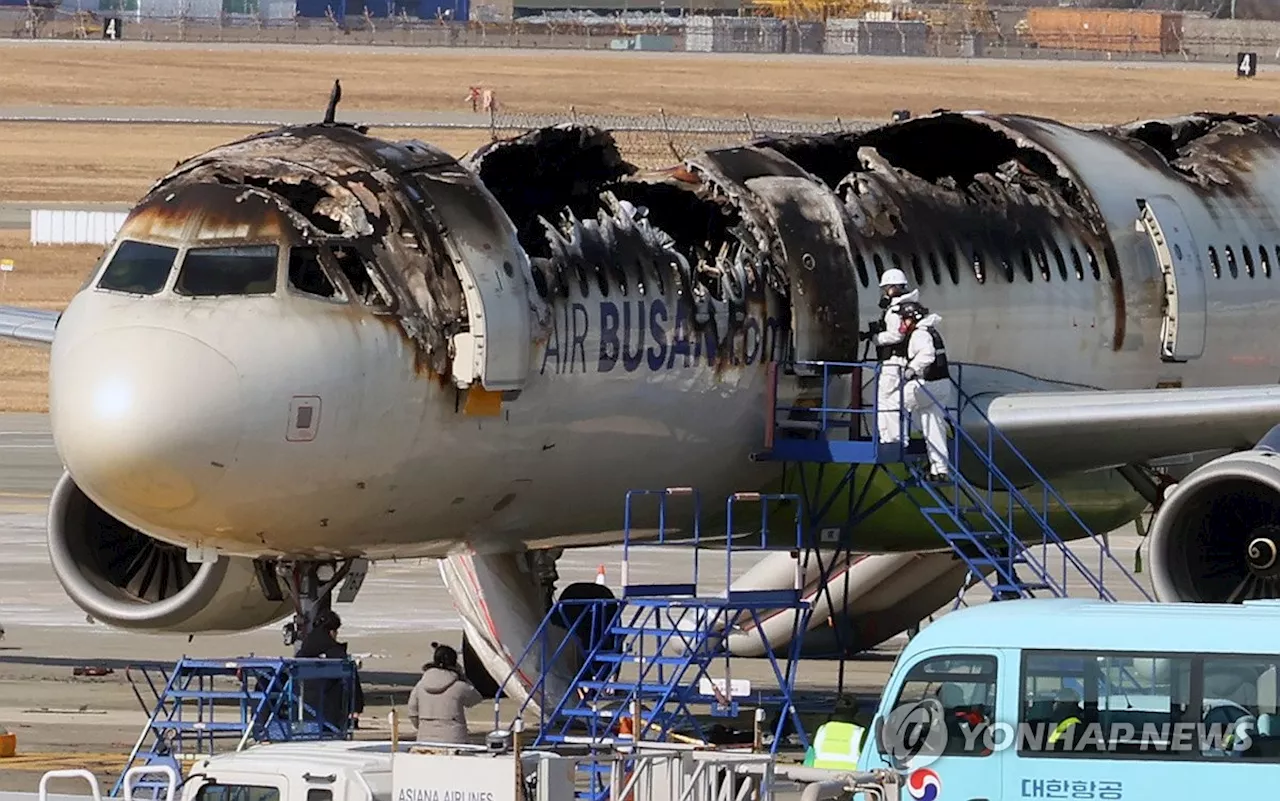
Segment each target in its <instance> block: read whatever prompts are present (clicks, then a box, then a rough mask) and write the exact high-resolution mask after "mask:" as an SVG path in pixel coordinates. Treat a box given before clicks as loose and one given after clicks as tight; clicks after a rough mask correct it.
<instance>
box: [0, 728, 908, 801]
mask: <svg viewBox="0 0 1280 801" xmlns="http://www.w3.org/2000/svg"><path fill="white" fill-rule="evenodd" d="M497 745H498V747H497V748H496V749H495V748H490V747H487V746H475V745H457V744H437V743H418V742H399V741H396V740H392V741H391V742H389V743H388V742H377V741H329V742H305V743H302V742H289V743H271V744H264V745H257V746H254V747H252V748H248V749H246V750H243V751H236V752H228V753H222V754H218V755H216V756H213V757H206V758H203V759H200V760H198V761H197V762H196V763H195V765H194V766H193V767H192V775H193V777H195V776H198V777H199V779H198V780H195V781H190V780H189V781H187V782H186V783H182V782H180V780H179V779H178V777H177V775H176V774H175V773H174V772H173V770H172V768H169V767H167V766H164V767H162V768H160V769H156V768H148V767H141V768H134V769H133V770H132V771H130V774H131V775H130V780H128V781H126V782H125V788H124V789H125V795H124V798H125V799H126V801H129V800H130V799H132V798H133V797H134V796H133V795H132V789H133V787H134V786H135V785H136V779H137V777H138V775H140V774H141V773H159V774H160V775H163V776H164V777H165V778H166V779H167V781H166V783H165V786H164V791H165V792H164V798H165V799H166V801H194V799H196V798H197V797H199V796H200V795H201V794H202V793H203V792H206V791H211V792H208V795H207V797H213V796H217V797H220V798H221V797H227V798H231V799H239V798H248V797H254V798H256V797H261V796H264V795H270V796H271V797H273V798H277V799H278V801H314V799H315V798H317V797H319V796H323V797H324V798H326V799H330V800H331V801H370V799H375V800H377V799H381V800H382V801H385V799H432V798H444V799H480V798H483V799H488V800H489V801H565V799H568V798H570V797H571V796H572V795H573V792H574V784H575V776H576V775H577V774H578V773H579V772H581V770H582V768H583V767H584V766H585V765H587V764H589V763H601V764H602V765H604V766H605V767H607V768H609V769H610V770H609V772H610V773H611V774H612V775H613V776H615V777H617V779H616V781H614V782H613V783H612V784H611V785H610V787H609V788H608V791H607V793H606V795H605V796H603V797H606V798H608V799H610V801H775V799H776V798H778V794H779V793H787V794H789V795H791V796H794V795H796V794H797V792H798V791H799V790H800V789H801V788H800V786H798V785H806V788H805V794H804V795H803V801H811V799H813V801H816V799H818V798H831V797H833V795H834V791H839V790H841V789H843V790H844V791H845V792H846V793H851V792H857V793H860V794H863V795H862V797H864V798H865V799H866V801H889V800H890V799H892V800H893V801H897V799H898V797H899V794H900V791H901V788H902V784H903V777H902V775H901V774H900V773H898V772H896V771H893V770H888V769H877V770H873V771H866V772H836V771H823V770H815V769H813V768H804V767H800V766H795V765H783V764H778V763H776V761H775V760H774V759H773V758H772V757H771V756H769V755H767V754H753V753H746V752H742V751H733V752H727V751H717V750H706V749H701V748H692V747H689V746H680V745H669V744H665V743H637V744H632V745H625V746H620V747H619V748H617V749H613V750H611V751H609V752H608V753H606V754H603V755H594V754H568V753H563V752H560V751H556V750H531V749H521V748H519V747H518V743H516V742H514V741H512V740H511V739H507V740H505V741H502V742H499V743H498V744H497ZM67 778H80V779H84V780H85V782H86V783H87V784H88V785H89V789H90V793H91V795H81V796H51V795H50V794H49V793H48V785H49V782H50V780H52V779H67ZM820 790H821V791H824V792H815V791H820ZM102 798H103V796H102V793H101V791H100V789H99V787H98V783H97V779H96V778H95V777H94V774H93V773H92V772H90V771H88V770H85V769H78V770H59V771H50V772H48V773H46V774H45V775H44V777H42V778H41V780H40V792H39V794H38V795H37V794H36V793H4V792H0V801H91V800H92V801H102Z"/></svg>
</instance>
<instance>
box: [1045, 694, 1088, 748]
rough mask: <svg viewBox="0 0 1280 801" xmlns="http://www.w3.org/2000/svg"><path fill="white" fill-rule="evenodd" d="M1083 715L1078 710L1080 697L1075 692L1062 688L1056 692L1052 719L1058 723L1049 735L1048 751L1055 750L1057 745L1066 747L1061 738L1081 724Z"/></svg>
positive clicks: (1082, 712)
mask: <svg viewBox="0 0 1280 801" xmlns="http://www.w3.org/2000/svg"><path fill="white" fill-rule="evenodd" d="M1083 714H1084V710H1083V709H1081V708H1080V695H1079V694H1078V693H1077V692H1076V691H1075V690H1071V689H1067V688H1064V689H1061V690H1059V691H1058V695H1057V697H1056V698H1055V699H1054V703H1053V718H1052V719H1053V720H1057V721H1059V722H1058V725H1057V726H1055V727H1054V729H1053V731H1052V732H1051V733H1050V734H1049V743H1048V744H1049V746H1050V750H1056V749H1057V747H1058V745H1059V743H1062V744H1063V745H1064V746H1065V745H1068V743H1067V742H1063V738H1064V737H1066V736H1067V733H1068V732H1070V731H1071V729H1072V728H1074V727H1075V726H1079V725H1080V724H1081V723H1083V721H1082V720H1081V719H1080V717H1081V715H1083Z"/></svg>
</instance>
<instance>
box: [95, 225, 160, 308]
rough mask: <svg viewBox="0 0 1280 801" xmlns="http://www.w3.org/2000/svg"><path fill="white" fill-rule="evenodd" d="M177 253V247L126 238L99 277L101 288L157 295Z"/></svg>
mask: <svg viewBox="0 0 1280 801" xmlns="http://www.w3.org/2000/svg"><path fill="white" fill-rule="evenodd" d="M177 256H178V249H177V248H171V247H166V246H165V245H153V244H151V243H150V242H135V241H133V240H132V239H126V240H124V241H123V242H121V243H120V246H119V247H118V248H116V252H115V253H114V254H112V256H111V262H110V263H109V264H107V269H106V270H105V271H103V273H102V277H101V278H99V279H98V288H99V289H109V290H112V291H113V292H128V293H129V294H131V295H154V294H156V293H157V292H159V291H160V290H162V289H164V285H165V284H166V283H167V282H168V280H169V273H170V272H171V271H172V270H173V262H174V260H175V259H176V258H177Z"/></svg>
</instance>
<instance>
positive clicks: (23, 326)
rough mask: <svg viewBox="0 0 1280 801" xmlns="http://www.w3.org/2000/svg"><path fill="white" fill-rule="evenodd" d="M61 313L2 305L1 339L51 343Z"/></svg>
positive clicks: (0, 314) (0, 309)
mask: <svg viewBox="0 0 1280 801" xmlns="http://www.w3.org/2000/svg"><path fill="white" fill-rule="evenodd" d="M59 314H60V313H59V312H56V311H49V310H47V309H24V308H20V307H17V306H0V340H3V339H8V340H13V341H16V342H27V343H39V344H42V345H49V344H51V343H52V342H53V328H54V326H55V325H56V324H57V322H58V316H59Z"/></svg>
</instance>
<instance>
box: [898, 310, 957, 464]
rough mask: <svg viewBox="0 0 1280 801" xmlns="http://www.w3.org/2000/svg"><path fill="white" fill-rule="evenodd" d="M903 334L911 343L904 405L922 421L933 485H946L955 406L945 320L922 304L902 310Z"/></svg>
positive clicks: (908, 353)
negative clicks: (940, 325) (944, 335)
mask: <svg viewBox="0 0 1280 801" xmlns="http://www.w3.org/2000/svg"><path fill="white" fill-rule="evenodd" d="M898 315H899V316H900V317H901V318H902V323H901V326H900V329H899V330H900V331H901V332H902V335H903V336H904V337H906V340H907V366H906V369H904V370H903V371H902V378H903V380H904V381H905V385H904V387H903V390H902V396H903V403H905V404H906V407H907V411H909V412H911V414H912V415H913V417H915V418H916V419H918V420H919V421H920V429H921V431H923V432H924V441H925V447H926V448H927V450H928V454H929V476H928V479H929V480H930V481H946V480H947V478H948V476H949V475H950V472H951V470H950V467H949V465H950V461H949V460H948V458H947V417H946V409H947V408H948V407H950V406H952V405H953V402H952V399H951V395H952V392H951V390H952V384H951V371H950V369H949V367H948V366H947V346H946V344H945V343H944V342H943V341H942V334H940V333H938V328H937V325H938V323H940V322H942V318H941V317H939V316H938V315H936V314H933V313H931V312H930V311H929V310H928V309H926V308H925V307H924V306H921V305H920V304H919V303H915V302H907V303H903V304H901V305H900V306H898Z"/></svg>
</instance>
